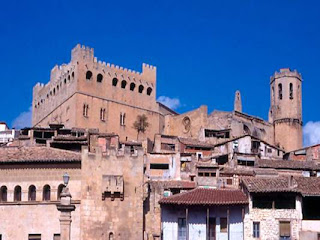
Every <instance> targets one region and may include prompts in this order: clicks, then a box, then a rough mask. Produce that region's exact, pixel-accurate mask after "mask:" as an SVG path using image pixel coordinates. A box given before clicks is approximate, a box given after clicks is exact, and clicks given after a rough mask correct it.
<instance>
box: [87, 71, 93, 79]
mask: <svg viewBox="0 0 320 240" xmlns="http://www.w3.org/2000/svg"><path fill="white" fill-rule="evenodd" d="M91 78H92V72H91V71H87V73H86V79H87V80H91Z"/></svg>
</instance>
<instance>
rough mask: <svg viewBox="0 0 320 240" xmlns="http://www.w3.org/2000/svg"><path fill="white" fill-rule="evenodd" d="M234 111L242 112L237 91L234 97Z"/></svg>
mask: <svg viewBox="0 0 320 240" xmlns="http://www.w3.org/2000/svg"><path fill="white" fill-rule="evenodd" d="M234 111H237V112H242V103H241V94H240V91H239V90H237V91H236V93H235V96H234Z"/></svg>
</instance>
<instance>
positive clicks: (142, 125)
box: [133, 114, 149, 140]
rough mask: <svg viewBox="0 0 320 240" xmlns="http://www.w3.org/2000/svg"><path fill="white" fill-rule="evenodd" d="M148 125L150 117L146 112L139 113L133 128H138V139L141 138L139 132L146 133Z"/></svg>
mask: <svg viewBox="0 0 320 240" xmlns="http://www.w3.org/2000/svg"><path fill="white" fill-rule="evenodd" d="M148 127H149V123H148V117H147V116H146V115H144V114H142V115H138V116H137V120H136V121H135V122H134V123H133V128H134V129H136V130H137V140H138V138H139V133H140V132H142V133H144V132H145V131H146V130H147V128H148Z"/></svg>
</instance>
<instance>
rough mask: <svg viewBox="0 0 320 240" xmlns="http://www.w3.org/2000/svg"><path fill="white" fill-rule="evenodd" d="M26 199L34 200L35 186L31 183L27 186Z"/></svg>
mask: <svg viewBox="0 0 320 240" xmlns="http://www.w3.org/2000/svg"><path fill="white" fill-rule="evenodd" d="M28 200H29V201H35V200H36V187H35V186H34V185H31V186H30V187H29V192H28Z"/></svg>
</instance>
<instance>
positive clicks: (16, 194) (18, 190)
mask: <svg viewBox="0 0 320 240" xmlns="http://www.w3.org/2000/svg"><path fill="white" fill-rule="evenodd" d="M14 201H16V202H20V201H21V187H20V186H16V187H15V188H14Z"/></svg>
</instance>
